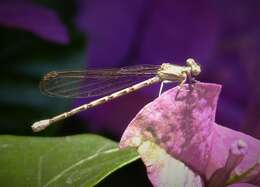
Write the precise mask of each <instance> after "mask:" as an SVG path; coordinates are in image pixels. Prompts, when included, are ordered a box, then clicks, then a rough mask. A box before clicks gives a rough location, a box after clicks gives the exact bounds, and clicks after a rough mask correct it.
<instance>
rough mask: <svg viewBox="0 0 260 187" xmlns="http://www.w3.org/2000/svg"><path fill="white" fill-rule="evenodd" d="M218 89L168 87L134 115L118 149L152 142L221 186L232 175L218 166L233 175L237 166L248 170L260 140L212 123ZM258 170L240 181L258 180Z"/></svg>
mask: <svg viewBox="0 0 260 187" xmlns="http://www.w3.org/2000/svg"><path fill="white" fill-rule="evenodd" d="M220 90H221V86H220V85H216V84H206V83H196V84H194V85H192V86H188V85H185V86H184V87H182V88H181V89H179V87H176V88H174V89H171V90H169V91H167V92H166V93H164V94H163V95H162V96H161V97H159V98H158V99H156V100H155V101H153V102H152V103H150V104H148V105H146V106H145V107H144V108H143V109H142V110H141V111H140V112H139V113H138V114H137V115H136V117H135V118H134V119H133V120H132V122H131V123H130V124H129V126H128V127H127V129H126V131H125V132H124V134H123V137H122V139H121V141H120V147H122V148H123V147H127V146H134V147H140V146H142V143H143V142H145V141H150V142H154V143H155V144H156V145H158V146H159V147H161V148H162V149H164V150H165V151H166V152H167V153H168V154H169V155H171V156H172V157H173V158H175V159H178V160H180V161H182V162H183V163H184V164H185V165H187V166H188V167H189V168H191V169H192V170H193V171H196V172H197V173H198V174H200V175H201V176H203V177H205V179H206V180H207V181H208V180H210V179H212V178H211V177H212V176H213V179H214V181H218V180H223V181H222V184H223V183H224V182H228V181H227V180H228V179H227V178H224V179H223V176H222V175H219V174H218V169H220V168H222V172H223V173H226V174H228V175H230V177H231V178H232V177H233V176H234V175H235V173H234V172H235V170H237V169H239V170H240V171H242V173H243V172H247V171H248V169H250V168H251V167H252V166H254V165H255V164H256V163H257V162H258V156H259V155H260V141H259V140H256V139H254V138H252V137H250V136H248V135H245V134H243V133H240V132H237V131H234V130H231V129H227V128H224V127H222V126H220V125H218V124H216V123H215V122H214V121H215V113H216V107H217V100H218V95H219V92H220ZM146 162H147V161H146ZM258 172H259V171H258V167H254V170H253V171H250V172H249V173H248V174H247V175H243V176H242V179H243V180H242V181H243V182H249V183H253V184H255V181H254V180H252V179H251V178H252V176H254V177H255V176H258ZM148 175H149V174H148ZM213 179H212V180H213ZM239 181H241V180H239ZM236 182H238V181H236Z"/></svg>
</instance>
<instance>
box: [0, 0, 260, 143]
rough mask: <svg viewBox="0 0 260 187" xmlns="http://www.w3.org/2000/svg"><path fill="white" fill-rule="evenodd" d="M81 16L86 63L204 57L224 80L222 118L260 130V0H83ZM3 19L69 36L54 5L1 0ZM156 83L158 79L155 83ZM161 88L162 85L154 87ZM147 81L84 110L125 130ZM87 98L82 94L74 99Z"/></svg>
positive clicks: (55, 36)
mask: <svg viewBox="0 0 260 187" xmlns="http://www.w3.org/2000/svg"><path fill="white" fill-rule="evenodd" d="M75 3H76V12H75V17H74V18H73V19H74V20H75V24H76V25H77V28H78V29H79V31H81V32H83V33H85V34H86V40H87V41H88V43H87V49H86V53H87V59H86V67H97V68H105V67H120V66H128V65H135V64H161V63H163V62H170V63H176V64H184V61H185V59H186V58H188V57H193V58H195V59H196V60H197V61H198V62H199V63H200V64H201V65H202V75H201V76H200V77H199V78H198V79H199V80H201V81H203V82H214V83H218V84H222V85H223V92H222V94H221V97H220V104H219V109H218V111H217V122H218V123H221V124H225V125H227V126H228V127H230V128H232V129H235V130H240V131H243V132H246V133H248V134H250V135H253V136H255V137H257V138H260V119H259V116H260V84H259V81H260V74H259V73H258V71H259V69H260V64H259V62H258V61H259V59H260V56H259V50H260V24H259V20H260V11H259V9H260V2H259V1H257V0H251V1H242V0H238V1H224V0H221V1H213V0H212V1H206V0H198V1H191V0H186V1H181V2H180V1H174V0H165V1H163V2H162V1H158V0H157V1H156V0H152V1H148V0H131V1H126V0H125V1H120V0H111V1H109V2H107V1H101V0H88V1H87V0H77V1H76V2H75ZM0 25H1V26H3V27H11V28H19V29H22V30H25V31H29V32H32V33H33V34H35V35H37V36H39V37H41V38H43V39H46V40H48V41H51V42H56V43H60V44H67V43H68V42H69V36H68V31H67V29H66V27H65V26H64V25H63V23H62V22H61V21H60V19H59V18H58V15H57V13H55V11H53V10H51V9H49V8H47V7H45V6H43V5H40V4H37V3H36V2H32V1H30V0H11V1H7V0H3V1H1V3H0ZM152 88H155V87H152ZM156 88H157V87H156ZM157 93H158V89H149V88H147V89H145V90H144V91H138V92H137V93H134V94H132V95H129V96H125V97H124V98H120V99H117V100H116V101H113V102H111V103H107V104H104V105H102V106H100V107H97V108H95V109H92V110H89V111H86V112H83V113H82V114H80V115H79V116H80V119H83V120H85V121H88V122H91V124H92V125H93V126H91V130H92V131H108V132H112V133H114V134H116V135H117V136H120V135H121V134H122V132H123V130H124V129H125V127H126V126H127V125H128V123H129V122H130V120H131V119H132V118H133V117H134V116H135V114H136V113H137V112H138V111H139V110H140V109H141V108H142V106H144V105H145V104H146V103H147V102H148V101H151V100H152V99H154V98H155V97H156V95H157ZM81 103H84V100H77V101H76V102H75V105H78V104H81Z"/></svg>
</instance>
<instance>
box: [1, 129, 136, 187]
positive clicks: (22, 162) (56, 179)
mask: <svg viewBox="0 0 260 187" xmlns="http://www.w3.org/2000/svg"><path fill="white" fill-rule="evenodd" d="M0 150H1V153H0V166H1V169H0V186H5V187H8V186H10V187H13V186H27V187H28V186H33V187H35V186H44V187H47V186H94V185H95V184H97V183H98V182H100V181H101V180H102V179H104V178H105V177H106V176H108V175H109V174H110V173H112V172H113V171H115V170H117V169H119V168H121V167H122V166H124V165H126V164H129V163H131V162H133V161H135V160H137V159H138V158H139V156H138V154H137V152H136V151H135V150H134V149H130V148H129V149H123V150H119V149H118V148H117V143H115V142H113V141H111V140H109V139H106V138H103V137H100V136H97V135H90V134H85V135H77V136H67V137H59V138H44V137H24V136H8V135H5V136H0Z"/></svg>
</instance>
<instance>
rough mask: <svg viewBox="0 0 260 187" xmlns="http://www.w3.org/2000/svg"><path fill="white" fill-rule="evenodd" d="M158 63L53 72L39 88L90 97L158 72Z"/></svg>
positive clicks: (74, 95) (48, 92)
mask: <svg viewBox="0 0 260 187" xmlns="http://www.w3.org/2000/svg"><path fill="white" fill-rule="evenodd" d="M159 67H160V66H157V65H138V66H130V67H124V68H120V69H104V70H86V71H64V72H56V71H54V72H50V73H48V74H47V75H45V76H44V78H43V80H42V81H41V83H40V89H41V91H42V92H43V93H44V94H47V95H49V96H56V97H66V98H87V97H95V96H101V95H106V94H110V93H113V92H116V91H118V90H121V89H123V88H126V87H129V86H132V85H134V84H136V83H138V82H141V81H143V80H145V79H148V78H151V77H153V76H155V75H156V74H157V71H158V68H159Z"/></svg>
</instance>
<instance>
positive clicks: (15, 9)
mask: <svg viewBox="0 0 260 187" xmlns="http://www.w3.org/2000/svg"><path fill="white" fill-rule="evenodd" d="M0 25H2V26H5V27H10V28H19V29H23V30H25V31H29V32H32V33H34V34H35V35H37V36H39V37H41V38H43V39H46V40H48V41H51V42H56V43H59V44H67V43H68V42H69V36H68V31H67V29H66V27H65V26H64V24H63V23H62V22H61V21H60V20H59V18H58V15H57V14H56V13H55V12H54V11H52V10H50V9H48V8H46V7H43V6H40V5H36V4H32V3H29V2H28V3H26V2H20V3H19V2H9V3H0Z"/></svg>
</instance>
